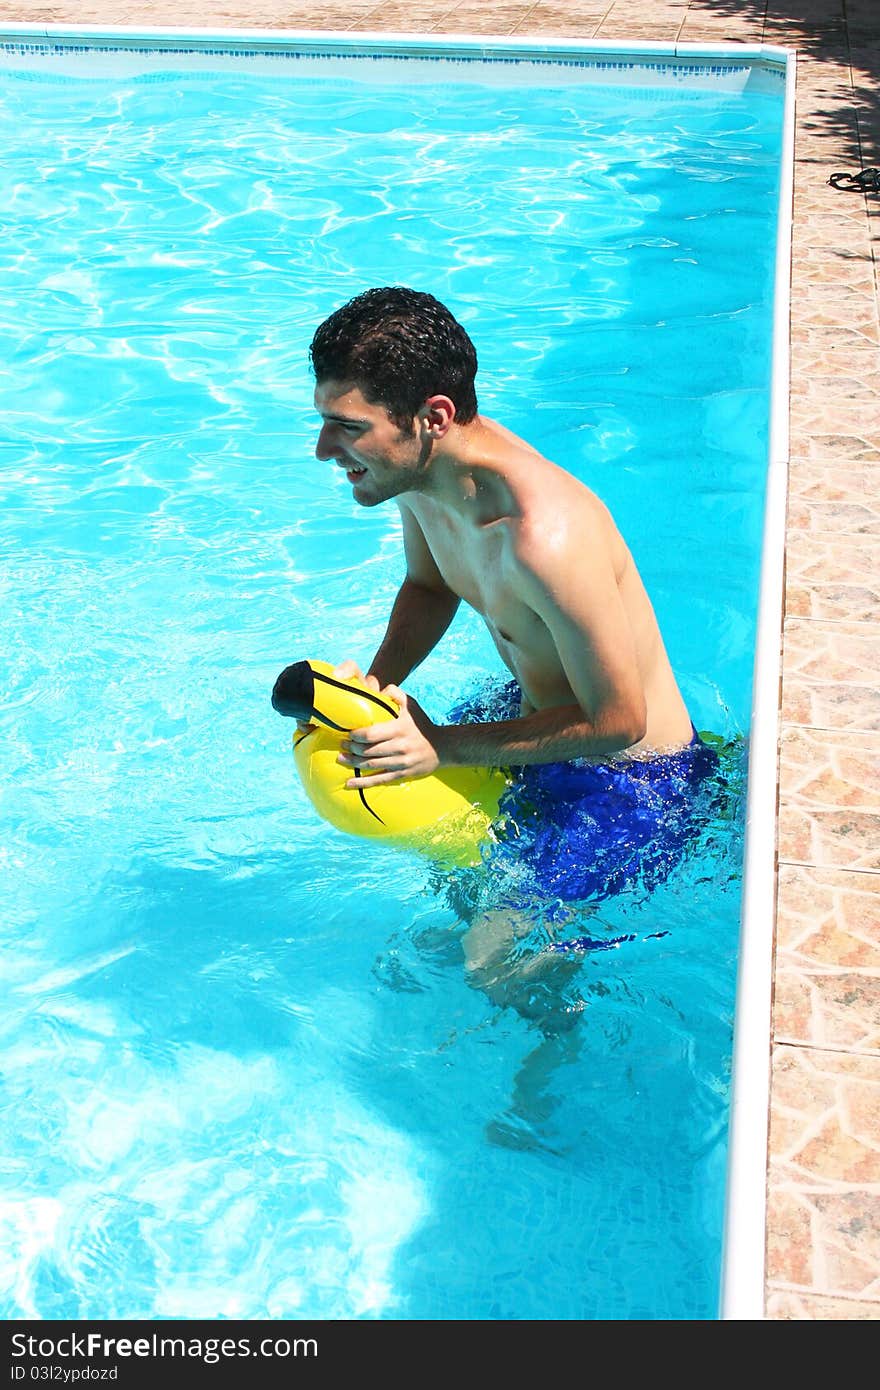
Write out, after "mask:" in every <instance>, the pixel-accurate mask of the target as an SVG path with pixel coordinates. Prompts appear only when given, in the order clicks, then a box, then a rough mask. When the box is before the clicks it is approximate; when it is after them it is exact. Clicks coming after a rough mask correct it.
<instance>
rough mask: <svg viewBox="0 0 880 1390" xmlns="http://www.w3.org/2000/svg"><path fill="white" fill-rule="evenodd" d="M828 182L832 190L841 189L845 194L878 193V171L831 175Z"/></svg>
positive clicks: (879, 190) (879, 179)
mask: <svg viewBox="0 0 880 1390" xmlns="http://www.w3.org/2000/svg"><path fill="white" fill-rule="evenodd" d="M828 182H829V183H830V184H831V187H832V188H841V189H843V190H844V192H847V193H880V169H860V170H859V172H858V173H857V174H846V173H843V174H832V175H831V178H830V179H829V180H828Z"/></svg>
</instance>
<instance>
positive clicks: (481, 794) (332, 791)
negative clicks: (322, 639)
mask: <svg viewBox="0 0 880 1390" xmlns="http://www.w3.org/2000/svg"><path fill="white" fill-rule="evenodd" d="M272 705H273V708H274V709H276V710H277V711H278V713H279V714H284V715H290V716H292V717H293V718H295V719H297V720H298V721H299V722H300V723H301V724H306V723H307V724H310V725H311V726H312V727H311V728H310V729H306V730H303V729H297V730H296V732H295V733H294V736H293V753H294V761H295V763H296V768H297V772H298V773H299V776H300V780H301V782H302V785H303V788H304V790H305V792H306V795H307V796H308V797H309V800H310V801H311V802H312V805H313V806H314V807H315V810H316V811H317V812H318V814H319V815H320V816H322V817H323V819H324V820H326V821H328V822H329V823H330V825H333V826H335V827H336V829H337V830H342V831H345V832H346V833H347V834H349V835H359V836H362V837H364V838H366V839H370V840H377V841H380V842H382V843H384V844H389V845H397V846H399V847H400V848H401V849H411V850H416V851H418V852H419V853H421V854H427V855H429V856H430V857H431V858H432V859H435V860H437V861H438V862H441V863H444V864H448V865H454V866H463V865H467V864H477V863H479V861H480V845H481V844H482V843H483V841H484V840H486V839H487V837H488V834H489V827H490V825H491V823H492V821H493V820H494V819H495V817H496V816H497V815H498V802H499V799H500V797H501V795H502V793H503V791H504V789H505V787H506V786H507V778H506V777H505V776H504V774H503V773H502V772H500V771H499V770H498V769H495V768H488V767H449V768H443V769H442V770H441V771H438V772H435V773H432V774H431V776H429V777H414V778H410V779H409V780H408V781H405V782H389V783H383V784H380V785H379V786H374V787H363V788H350V787H346V785H345V783H346V782H347V781H348V780H349V778H350V777H351V776H352V769H351V768H349V767H344V766H343V765H342V764H341V763H338V762H337V761H336V759H337V757H338V756H339V750H340V746H341V744H342V743H343V742H344V740H345V739H346V737H347V735H348V734H349V733H350V732H351V730H352V729H362V728H365V727H367V726H368V725H370V724H379V723H382V722H383V721H384V720H386V719H396V718H397V715H398V713H399V709H398V706H397V705H396V704H395V703H394V701H393V700H390V699H389V698H388V697H387V696H385V695H379V694H377V693H376V691H374V690H370V689H369V688H368V687H367V686H366V685H364V684H363V682H362V681H359V680H351V679H348V680H340V679H339V678H338V677H337V676H334V674H333V667H332V666H331V665H330V664H329V663H328V662H326V661H297V662H295V663H294V664H293V665H292V666H287V667H286V668H285V669H284V670H283V671H282V672H281V675H280V676H279V677H278V679H277V681H276V682H275V688H274V690H273V691H272ZM359 775H360V773H359V771H357V770H355V772H354V776H355V777H358V776H359Z"/></svg>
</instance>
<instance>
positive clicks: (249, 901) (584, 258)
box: [0, 60, 781, 1320]
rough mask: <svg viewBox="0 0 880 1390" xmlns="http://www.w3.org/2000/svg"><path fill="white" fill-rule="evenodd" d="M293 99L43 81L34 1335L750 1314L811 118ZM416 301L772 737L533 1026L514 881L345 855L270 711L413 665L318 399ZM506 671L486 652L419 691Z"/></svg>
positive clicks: (442, 82) (394, 556) (34, 116)
mask: <svg viewBox="0 0 880 1390" xmlns="http://www.w3.org/2000/svg"><path fill="white" fill-rule="evenodd" d="M0 66H2V65H0ZM289 66H290V65H285V71H284V72H279V74H278V75H271V74H269V75H267V74H265V73H261V74H259V75H252V74H250V73H249V71H248V68H247V65H246V64H245V63H242V65H241V67H240V68H238V69H235V70H230V68H229V66H228V65H220V64H218V67H217V71H215V72H210V71H204V70H203V71H200V72H187V70H186V66H185V62H184V61H183V60H180V68H179V70H177V71H175V70H174V68H173V67H172V66H171V60H169V64H168V66H167V67H165V68H162V69H161V71H157V72H153V73H150V74H148V75H137V74H131V73H127V72H126V71H125V70H124V69H122V70H121V71H120V73H119V74H118V75H116V76H113V75H104V76H101V77H88V76H87V73H88V68H87V67H84V68H83V76H82V77H81V78H73V77H70V76H65V77H63V78H62V77H61V76H59V75H58V74H57V73H56V72H54V71H53V69H52V66H51V63H49V62H47V63H46V65H45V71H43V70H42V69H41V68H40V66H39V64H35V65H33V66H32V68H31V69H30V70H28V71H22V70H19V69H13V67H10V68H9V70H8V71H3V72H2V73H0V140H2V146H3V148H4V150H5V154H6V157H5V159H4V161H3V164H2V168H0V187H2V198H0V207H2V208H3V223H4V235H3V240H2V245H0V286H2V293H0V306H2V309H0V312H2V338H3V354H2V356H3V362H4V377H5V380H4V412H3V419H2V427H0V478H2V497H3V505H2V510H0V538H2V542H0V543H2V550H3V553H4V558H5V564H4V568H3V571H2V578H0V583H2V605H0V614H2V618H0V624H2V635H3V641H2V650H3V653H4V657H3V668H2V669H3V683H2V702H0V725H2V730H3V738H2V740H0V785H2V787H3V795H2V803H0V825H2V837H0V854H2V861H3V872H4V880H5V899H6V931H5V933H4V941H3V979H4V985H3V1009H2V1013H0V1018H2V1029H3V1043H2V1047H3V1052H2V1059H3V1075H4V1082H3V1106H4V1121H3V1126H2V1131H0V1133H2V1138H0V1163H2V1171H3V1179H2V1189H0V1233H2V1239H0V1252H2V1253H0V1312H2V1314H3V1316H4V1317H6V1318H22V1317H39V1318H76V1319H84V1318H229V1317H235V1318H326V1319H330V1318H333V1319H338V1318H381V1319H499V1320H500V1319H507V1320H509V1319H553V1320H558V1319H604V1320H612V1319H695V1318H713V1317H715V1316H716V1315H717V1313H716V1310H717V1300H718V1284H719V1267H720V1259H721V1227H722V1212H723V1201H724V1184H725V1162H726V1135H727V1108H728V1091H729V1071H730V1051H731V1030H732V1020H733V1010H734V993H735V969H736V953H737V937H738V928H739V910H740V888H741V861H742V819H743V816H742V798H743V785H744V780H745V772H746V755H745V748H746V746H747V734H748V720H749V709H750V701H751V673H752V653H753V643H754V632H755V623H756V603H757V589H758V562H759V546H760V533H761V516H762V502H763V489H764V475H765V469H766V458H767V436H768V412H769V375H770V319H771V307H772V305H771V300H772V276H773V257H774V247H773V242H774V230H775V218H776V202H777V177H778V162H779V144H780V127H781V96H780V97H777V95H776V94H775V93H772V92H763V91H746V92H742V93H740V92H732V91H727V90H720V89H719V90H718V91H714V90H711V89H709V90H700V91H699V92H696V91H694V90H691V89H690V88H689V87H688V86H687V85H686V84H682V85H679V86H678V87H676V88H675V89H672V88H670V87H663V86H660V85H657V86H652V85H650V84H648V85H645V84H642V85H641V86H640V87H638V89H632V88H629V87H627V86H624V85H621V86H607V85H606V86H597V85H595V84H590V83H587V82H580V83H578V82H576V81H574V80H569V78H565V80H562V79H559V81H557V80H556V78H555V77H554V74H553V71H552V70H551V69H549V68H543V69H542V70H541V75H540V82H539V83H538V82H537V79H536V80H535V81H533V83H532V84H531V85H526V84H520V85H518V86H517V85H511V86H510V87H509V88H508V87H506V86H505V85H504V84H503V83H502V82H501V81H500V80H499V79H498V78H497V76H495V75H493V78H492V81H491V82H489V81H488V80H487V82H486V83H485V84H482V83H480V82H479V81H475V80H473V75H472V73H471V75H470V76H469V77H468V80H464V78H462V77H461V76H460V75H459V74H457V70H456V68H455V66H454V65H445V64H440V63H431V62H426V63H424V64H423V65H421V66H420V68H419V71H418V75H417V80H415V79H414V78H411V77H409V76H408V75H407V73H406V72H404V70H403V66H402V65H401V63H399V62H398V63H396V64H395V73H396V76H395V78H394V81H393V82H391V81H388V82H385V83H384V84H382V83H379V82H375V81H367V80H364V78H363V74H362V73H361V72H360V71H357V72H353V71H352V70H350V69H349V68H347V67H346V65H345V63H344V62H343V61H342V60H339V61H335V60H334V61H330V60H327V62H326V63H325V64H324V68H322V70H321V71H320V72H318V73H315V72H313V71H310V74H309V75H308V77H303V78H299V77H298V75H297V73H296V71H294V70H293V69H292V68H291V70H290V71H288V70H287V68H288V67H289ZM324 69H326V71H325V70H324ZM386 283H406V284H411V285H413V286H415V287H416V288H420V289H425V290H430V291H431V292H432V293H434V294H436V295H437V296H438V297H439V298H440V299H442V300H444V301H445V302H446V303H448V304H449V306H450V307H451V308H452V309H453V311H454V312H455V313H456V315H457V316H458V317H459V318H460V319H461V321H462V322H463V323H464V324H465V326H466V327H467V328H468V330H469V331H470V333H471V335H472V337H473V338H474V341H475V343H476V346H477V350H478V353H479V357H480V372H479V376H478V388H479V392H480V405H481V409H482V410H483V411H484V412H485V413H486V414H489V415H493V416H496V417H497V418H499V419H501V420H502V421H503V423H505V424H506V425H508V426H509V427H510V428H512V429H513V430H515V431H517V432H519V433H520V434H522V435H523V436H524V437H525V438H527V439H528V440H529V442H530V443H532V444H534V445H535V446H536V447H537V448H539V449H540V450H541V451H542V452H544V453H545V454H547V455H548V456H549V457H551V458H553V459H554V460H555V461H556V462H558V463H560V464H562V465H564V466H565V467H567V468H569V469H570V470H571V471H572V472H574V473H575V474H576V475H577V476H578V477H580V478H582V479H583V480H584V481H585V482H587V483H588V484H589V486H591V487H593V488H594V489H595V490H596V491H597V492H598V493H599V495H600V496H601V497H602V498H603V499H604V501H606V502H607V503H608V505H609V506H610V507H611V509H612V511H613V513H614V514H615V516H616V519H617V521H618V524H619V526H620V527H621V530H622V531H623V533H624V535H625V537H626V538H627V540H628V542H629V544H630V546H631V549H632V550H633V553H634V555H635V558H636V561H637V563H638V565H639V566H640V568H641V571H642V574H643V577H644V579H645V582H646V584H647V586H648V589H649V592H650V593H651V596H652V598H653V601H654V604H655V608H656V609H657V613H658V616H659V619H660V623H661V627H662V629H663V631H664V635H665V638H666V642H667V647H668V649H669V652H670V656H671V659H672V661H673V665H674V667H675V669H676V672H677V673H678V675H679V678H680V683H681V686H682V689H683V691H684V694H685V697H686V699H687V701H688V704H689V706H690V710H691V714H692V717H693V718H694V721H695V723H696V724H697V727H698V728H700V729H705V730H709V731H711V732H712V733H713V734H714V735H716V736H717V737H718V739H719V740H720V741H721V742H722V743H723V744H724V745H725V746H726V749H725V753H724V770H725V783H724V786H725V796H724V797H723V798H722V799H721V802H720V809H719V810H717V813H716V814H714V815H713V816H711V817H708V818H707V819H706V820H705V823H704V825H703V828H702V831H701V834H700V836H699V838H698V840H697V842H696V843H695V845H694V846H693V847H692V850H691V851H690V852H689V853H688V854H687V855H686V856H685V857H684V859H683V860H682V862H681V864H680V865H678V866H677V867H676V868H675V869H674V871H673V872H672V873H671V874H670V875H669V876H668V877H667V878H666V879H665V881H664V882H662V883H660V884H659V886H656V887H650V886H648V885H641V886H639V885H637V886H635V887H633V888H632V889H630V890H627V891H626V892H624V893H622V894H619V895H618V896H616V897H613V898H611V899H608V900H606V901H602V902H600V903H598V904H596V903H576V904H565V905H563V907H564V913H565V917H566V926H565V935H566V938H567V939H569V940H575V941H578V942H579V943H580V945H579V947H578V948H577V949H575V950H572V951H569V952H567V953H565V955H564V960H565V977H564V980H562V981H561V982H560V983H559V985H558V989H557V988H556V985H555V984H554V980H553V977H552V975H551V978H550V984H549V985H548V986H547V987H546V989H545V990H544V992H543V994H542V995H541V997H539V998H538V999H537V1002H535V1001H533V1004H532V1007H531V1009H529V1008H521V1007H517V1000H514V1002H513V1003H505V1002H504V1001H501V1002H499V1001H498V1000H497V999H492V998H490V997H488V996H487V994H485V993H484V992H482V991H481V990H480V989H478V988H474V987H473V985H472V984H469V982H468V976H467V973H466V971H465V968H464V952H463V946H462V934H463V929H464V922H465V920H466V919H467V917H468V913H469V912H472V910H473V905H474V903H475V902H477V901H478V902H479V904H480V906H481V907H485V908H488V909H490V910H491V908H492V905H493V902H494V901H495V895H496V893H497V895H498V898H499V900H500V899H501V897H502V896H504V895H506V898H505V900H509V898H510V892H511V880H510V877H509V874H510V868H509V864H508V868H507V869H506V871H505V873H506V876H505V877H504V879H503V882H502V881H499V880H497V879H495V878H493V877H492V872H491V871H490V870H487V871H485V872H484V873H483V874H482V877H480V872H479V871H477V877H476V879H474V878H473V877H468V876H466V875H458V876H456V875H454V874H451V873H449V872H447V871H444V870H441V869H437V868H434V867H432V866H431V865H430V864H427V863H426V862H424V861H422V860H418V859H414V858H409V857H407V856H404V855H403V854H401V853H398V852H395V851H392V850H387V849H385V850H383V849H377V848H374V847H372V846H368V845H367V844H366V843H365V842H362V841H357V840H352V839H347V838H345V837H344V836H342V835H340V834H339V833H337V832H336V831H333V830H331V829H329V828H328V827H326V826H324V825H322V824H320V823H318V822H317V820H316V817H315V815H314V812H313V811H312V809H311V807H310V805H309V804H308V803H307V802H306V800H305V797H304V796H303V794H302V792H301V790H300V788H299V786H298V784H297V782H296V779H295V774H294V767H293V760H292V757H291V755H290V733H291V728H290V724H289V723H287V722H284V721H281V720H279V719H278V717H277V715H276V714H275V713H274V712H273V710H272V708H271V706H270V701H269V696H270V693H271V689H272V685H273V682H274V679H275V677H276V675H277V674H278V672H279V671H280V670H281V669H282V667H284V666H285V665H287V664H288V663H290V662H292V661H294V660H298V659H301V658H303V657H322V658H326V659H329V660H333V661H336V660H341V659H342V658H343V657H346V656H353V657H356V658H358V659H359V660H361V661H362V662H364V663H365V662H367V661H369V659H370V657H371V655H372V653H373V651H374V649H375V647H376V645H377V643H378V640H379V638H380V636H381V634H382V632H383V631H384V625H385V621H386V618H387V614H388V611H389V607H390V604H391V602H392V600H393V597H394V594H395V592H396V588H397V584H398V582H399V580H400V577H401V564H402V551H401V537H400V530H399V526H398V523H397V514H396V510H395V509H394V508H391V509H390V510H389V509H388V508H377V509H375V510H370V511H365V510H362V509H360V508H358V506H357V505H356V504H355V503H354V502H353V500H352V498H351V494H350V489H349V488H348V486H347V484H346V483H345V480H344V479H343V478H341V477H338V476H336V475H335V474H334V473H333V471H332V470H331V469H330V468H328V467H327V466H326V465H321V464H319V463H317V462H316V461H315V459H314V456H313V449H314V444H315V440H316V436H317V418H316V416H315V415H314V412H313V409H312V404H311V391H312V383H311V381H310V379H309V376H308V371H307V349H308V343H309V341H310V338H311V335H312V333H313V331H314V328H315V327H316V326H317V324H318V322H319V321H320V320H321V319H322V318H323V317H324V316H325V315H326V314H327V313H328V312H330V311H331V310H332V309H333V308H335V307H336V306H337V305H338V304H340V303H342V302H343V301H344V300H345V299H347V298H348V297H350V295H352V294H354V293H356V292H358V291H359V290H361V289H364V288H366V287H368V286H370V285H374V284H386ZM573 578H574V577H573ZM501 674H502V672H500V670H499V664H498V658H497V656H496V654H495V652H494V649H493V648H492V646H491V642H490V641H489V639H488V637H487V635H486V634H485V633H484V631H483V630H482V628H481V626H480V624H479V622H478V621H477V620H476V619H475V618H474V617H473V615H469V614H465V613H463V614H461V615H460V616H459V617H458V618H457V619H456V623H455V627H454V630H453V632H452V633H451V634H450V635H448V636H447V638H446V639H445V641H444V643H443V644H442V646H441V647H440V648H439V649H438V650H437V652H436V653H435V654H434V655H432V656H431V657H430V658H429V659H428V660H427V661H426V662H425V663H424V665H423V666H422V667H421V668H420V669H419V671H418V672H417V673H416V675H415V676H414V677H413V679H412V681H411V682H410V688H411V689H412V691H413V693H414V694H415V695H416V696H417V698H418V699H419V700H420V701H422V703H423V704H424V705H425V707H426V708H427V709H428V710H429V712H430V713H432V714H434V715H435V716H436V717H438V718H439V717H442V716H443V715H444V714H445V713H446V712H447V711H448V710H449V709H450V708H451V707H452V706H453V705H454V704H455V703H456V702H457V701H458V700H459V699H460V698H461V696H462V694H463V692H468V691H471V692H472V691H475V690H478V689H479V688H480V686H481V685H482V684H483V683H484V682H485V681H486V680H487V679H490V680H491V679H493V678H495V679H497V678H498V677H499V676H500V675H501ZM522 909H523V912H524V913H525V914H526V917H527V920H528V922H530V923H532V924H533V926H534V934H536V935H535V939H539V938H540V935H541V933H545V934H546V937H547V940H548V942H549V941H552V940H554V939H556V938H555V937H554V932H557V934H558V928H557V927H556V926H554V922H556V921H557V918H558V912H559V909H560V905H559V904H558V903H557V904H546V903H541V902H539V901H538V900H537V899H535V897H534V896H533V895H529V894H528V893H526V892H525V891H524V894H523V899H522ZM550 909H555V910H556V912H557V917H556V918H555V917H554V916H553V912H552V911H551V910H550ZM531 944H532V945H534V940H532V942H531ZM539 944H540V941H539ZM521 945H522V943H520V947H521ZM605 946H607V949H602V948H603V947H605ZM540 993H541V992H540V991H539V994H540ZM520 1002H521V1001H520Z"/></svg>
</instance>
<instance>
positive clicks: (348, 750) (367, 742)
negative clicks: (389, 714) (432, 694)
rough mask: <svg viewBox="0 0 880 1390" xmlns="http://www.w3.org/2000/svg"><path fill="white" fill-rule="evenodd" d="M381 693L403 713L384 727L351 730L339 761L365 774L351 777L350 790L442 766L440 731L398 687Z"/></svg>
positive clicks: (424, 772)
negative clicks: (392, 701)
mask: <svg viewBox="0 0 880 1390" xmlns="http://www.w3.org/2000/svg"><path fill="white" fill-rule="evenodd" d="M376 688H377V689H378V683H377V687H376ZM381 693H382V694H383V695H387V696H389V697H390V699H392V700H394V702H395V704H398V705H399V706H400V714H399V715H398V717H397V718H396V719H388V720H386V722H385V723H384V724H371V725H370V726H369V728H365V729H352V731H351V733H350V734H349V736H348V742H347V743H344V744H343V745H342V752H341V753H340V755H339V758H338V759H337V761H338V762H340V763H342V765H343V767H356V768H361V769H363V771H364V773H365V774H366V775H365V776H362V777H353V778H350V779H349V781H348V782H346V784H345V785H346V786H347V787H352V788H354V787H371V786H372V787H377V786H379V785H380V784H381V783H383V782H401V781H403V780H404V778H408V777H426V776H428V774H429V773H431V772H436V771H437V768H438V767H439V766H440V754H439V751H438V745H439V743H440V737H441V730H440V728H438V726H437V725H436V724H432V723H431V720H430V719H429V718H428V716H427V715H426V714H425V711H424V710H423V709H422V708H421V707H420V705H419V704H418V703H417V702H416V701H415V700H413V699H412V698H411V697H410V696H408V695H405V694H404V692H403V691H402V690H399V689H398V688H397V686H396V685H387V686H386V687H385V689H384V690H383V691H382V692H381Z"/></svg>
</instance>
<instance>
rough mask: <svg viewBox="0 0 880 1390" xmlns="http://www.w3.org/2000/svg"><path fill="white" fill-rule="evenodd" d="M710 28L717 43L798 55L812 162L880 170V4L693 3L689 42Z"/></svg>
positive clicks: (802, 116) (833, 0)
mask: <svg viewBox="0 0 880 1390" xmlns="http://www.w3.org/2000/svg"><path fill="white" fill-rule="evenodd" d="M703 14H705V16H706V25H705V27H703V26H701V23H700V21H701V16H702V15H703ZM728 16H729V18H730V20H731V27H730V32H729V33H726V32H724V28H725V26H724V19H725V17H728ZM719 21H720V23H719ZM744 21H745V22H746V24H747V25H748V23H749V21H753V22H754V28H753V31H752V33H750V34H744V32H743V22H744ZM710 25H711V28H712V31H713V33H714V35H715V37H716V39H717V40H718V41H727V40H742V39H744V38H745V39H746V40H747V41H752V42H755V41H760V42H763V43H768V44H778V45H780V46H782V47H784V48H793V49H794V50H795V51H796V53H797V56H798V63H799V71H798V93H797V95H798V100H797V120H798V123H799V125H800V127H801V129H805V130H809V132H810V134H811V136H812V141H811V149H810V152H809V153H808V154H807V155H806V157H805V158H806V161H807V162H815V163H821V164H828V165H829V166H831V165H834V167H835V169H838V168H839V169H840V170H841V171H848V172H850V173H855V172H858V170H859V169H864V168H868V167H871V166H876V165H878V164H880V5H878V3H877V0H691V4H690V8H689V10H688V17H687V22H686V23H685V25H684V26H683V29H682V34H681V37H682V39H683V40H687V38H688V32H689V31H690V33H691V34H695V33H696V31H697V30H698V29H699V30H700V37H701V39H705V38H707V37H708V33H707V31H708V29H709V27H710ZM799 158H800V159H801V160H803V159H804V156H799ZM830 172H833V170H831V169H830V168H829V173H830ZM841 196H844V195H843V194H841ZM877 196H878V195H874V197H875V198H876V197H877ZM873 206H874V207H878V206H880V203H878V202H874V203H873Z"/></svg>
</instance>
